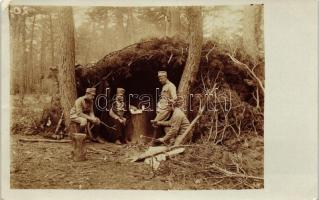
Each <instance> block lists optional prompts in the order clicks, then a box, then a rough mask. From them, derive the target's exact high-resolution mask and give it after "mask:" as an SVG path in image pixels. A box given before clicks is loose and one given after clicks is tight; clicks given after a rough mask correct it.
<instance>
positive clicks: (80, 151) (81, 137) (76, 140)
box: [71, 133, 86, 162]
mask: <svg viewBox="0 0 319 200" xmlns="http://www.w3.org/2000/svg"><path fill="white" fill-rule="evenodd" d="M71 139H72V144H73V151H72V157H73V160H74V161H76V162H78V161H84V160H86V156H85V154H86V147H85V139H86V134H82V133H73V134H72V137H71Z"/></svg>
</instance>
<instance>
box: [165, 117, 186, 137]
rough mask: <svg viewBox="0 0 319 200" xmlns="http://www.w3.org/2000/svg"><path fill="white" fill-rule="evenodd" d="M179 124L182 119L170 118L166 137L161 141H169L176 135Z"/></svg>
mask: <svg viewBox="0 0 319 200" xmlns="http://www.w3.org/2000/svg"><path fill="white" fill-rule="evenodd" d="M181 123H182V118H181V117H180V116H179V115H176V116H172V119H171V128H170V129H169V131H168V132H167V133H166V135H165V136H164V137H163V141H164V142H165V141H167V140H169V139H171V138H172V137H174V136H175V135H177V133H178V130H179V128H180V126H181Z"/></svg>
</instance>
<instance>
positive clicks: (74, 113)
mask: <svg viewBox="0 0 319 200" xmlns="http://www.w3.org/2000/svg"><path fill="white" fill-rule="evenodd" d="M94 97H95V88H87V89H86V93H85V95H84V96H82V97H79V98H78V99H77V100H76V101H75V104H74V106H73V107H72V109H71V111H70V119H71V122H75V123H78V124H79V125H80V131H81V132H84V131H85V128H86V126H87V124H88V121H89V122H91V123H93V124H96V125H98V124H100V119H99V118H97V117H95V115H94V112H93V100H94ZM89 137H91V138H90V139H91V140H94V139H93V138H92V136H89Z"/></svg>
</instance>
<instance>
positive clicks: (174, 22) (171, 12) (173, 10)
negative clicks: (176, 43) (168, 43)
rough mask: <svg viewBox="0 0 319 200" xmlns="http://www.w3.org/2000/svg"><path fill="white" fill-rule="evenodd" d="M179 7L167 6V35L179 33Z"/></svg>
mask: <svg viewBox="0 0 319 200" xmlns="http://www.w3.org/2000/svg"><path fill="white" fill-rule="evenodd" d="M179 9H180V8H179V7H168V21H169V23H168V25H169V27H168V36H169V37H172V36H175V35H179V33H180V29H181V20H180V10H179Z"/></svg>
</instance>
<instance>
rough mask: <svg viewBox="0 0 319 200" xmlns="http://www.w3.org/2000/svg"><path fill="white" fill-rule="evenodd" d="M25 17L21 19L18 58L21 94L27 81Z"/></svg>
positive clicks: (24, 90)
mask: <svg viewBox="0 0 319 200" xmlns="http://www.w3.org/2000/svg"><path fill="white" fill-rule="evenodd" d="M26 19H27V18H26V17H23V19H22V27H21V30H22V34H21V43H22V49H21V54H20V55H21V59H20V62H19V65H20V66H21V73H20V77H19V79H20V81H21V84H20V87H21V88H20V91H21V94H22V96H24V94H25V92H26V89H27V83H28V80H27V75H26V74H27V71H28V70H27V52H26V41H25V40H26V34H27V33H26Z"/></svg>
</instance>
